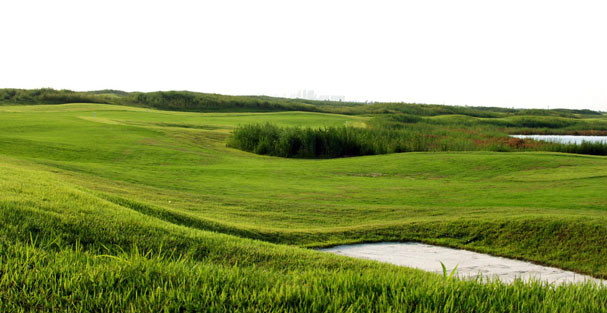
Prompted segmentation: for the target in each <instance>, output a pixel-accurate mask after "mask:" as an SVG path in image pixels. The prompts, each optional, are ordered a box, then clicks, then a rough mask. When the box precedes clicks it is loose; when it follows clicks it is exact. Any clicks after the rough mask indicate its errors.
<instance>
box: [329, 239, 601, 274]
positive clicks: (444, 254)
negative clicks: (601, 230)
mask: <svg viewBox="0 0 607 313" xmlns="http://www.w3.org/2000/svg"><path fill="white" fill-rule="evenodd" d="M320 251H325V252H330V253H335V254H339V255H345V256H350V257H355V258H361V259H369V260H376V261H381V262H386V263H392V264H396V265H402V266H407V267H414V268H418V269H421V270H425V271H429V272H434V273H442V272H443V270H442V266H441V263H440V262H443V263H444V264H445V267H446V268H447V270H448V272H449V273H451V271H452V270H453V269H454V268H455V266H458V268H457V271H456V275H457V276H459V277H461V278H475V277H478V276H482V277H486V278H492V279H499V280H501V281H503V282H506V283H510V282H512V281H514V279H516V278H522V279H525V280H529V278H533V279H538V280H541V281H545V282H549V283H555V284H562V283H578V282H583V281H586V280H590V281H593V282H605V281H602V280H600V279H596V278H593V277H590V276H586V275H581V274H577V273H574V272H569V271H565V270H561V269H558V268H553V267H547V266H541V265H537V264H533V263H529V262H523V261H518V260H512V259H507V258H502V257H495V256H491V255H488V254H482V253H477V252H472V251H466V250H459V249H451V248H445V247H439V246H432V245H427V244H422V243H414V242H404V243H396V242H384V243H369V244H356V245H344V246H336V247H332V248H327V249H321V250H320Z"/></svg>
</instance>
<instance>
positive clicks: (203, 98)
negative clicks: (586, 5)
mask: <svg viewBox="0 0 607 313" xmlns="http://www.w3.org/2000/svg"><path fill="white" fill-rule="evenodd" d="M74 102H83V103H108V104H117V105H131V106H139V107H150V108H157V109H162V110H174V111H192V112H216V111H226V112H227V111H249V112H260V111H262V112H263V111H310V112H326V113H341V114H399V115H402V116H404V117H407V116H408V117H409V118H412V116H416V117H429V116H438V115H463V116H470V117H478V118H488V119H491V118H503V117H508V116H519V115H525V116H547V117H564V118H580V117H599V116H602V114H603V113H601V112H597V111H591V110H568V109H553V110H540V109H508V108H496V107H468V106H448V105H434V104H417V103H373V104H365V103H360V102H341V101H317V100H306V99H290V98H277V97H268V96H226V95H219V94H212V93H200V92H190V91H156V92H125V91H120V90H96V91H83V92H80V91H71V90H55V89H50V88H43V89H0V104H61V103H74ZM531 127H533V126H531Z"/></svg>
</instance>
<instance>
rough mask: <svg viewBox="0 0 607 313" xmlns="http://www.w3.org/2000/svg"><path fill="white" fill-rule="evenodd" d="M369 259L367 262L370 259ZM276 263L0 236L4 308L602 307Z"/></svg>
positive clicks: (532, 289)
mask: <svg viewBox="0 0 607 313" xmlns="http://www.w3.org/2000/svg"><path fill="white" fill-rule="evenodd" d="M369 263H370V262H369ZM375 264H376V265H377V266H373V267H371V268H366V269H364V268H362V267H361V268H358V269H344V270H342V271H327V270H324V269H315V268H312V267H310V268H307V269H304V270H302V271H297V272H286V273H280V272H274V271H268V270H265V269H263V268H258V267H254V266H253V267H250V266H238V265H235V266H222V265H218V264H213V263H210V262H192V261H191V260H188V259H184V258H181V257H176V256H172V257H167V256H164V255H162V254H155V253H151V252H145V251H139V250H137V249H131V251H130V252H123V253H118V254H116V255H100V254H92V253H90V252H88V251H86V250H83V249H82V248H81V247H79V246H77V245H76V246H72V247H69V246H63V247H59V246H56V245H54V244H53V242H27V241H26V242H17V243H11V244H8V245H7V244H6V243H5V242H2V243H1V244H0V311H2V312H29V311H36V312H51V311H54V312H58V311H61V312H226V311H229V312H260V311H263V312H607V288H601V287H599V286H597V285H593V284H581V285H564V286H559V287H550V286H547V285H545V284H541V283H538V282H531V283H529V282H523V281H517V282H515V283H514V284H512V285H506V284H503V283H500V282H497V281H493V282H489V283H480V282H476V281H460V280H457V279H450V280H445V279H443V278H442V277H440V276H438V275H432V274H428V273H422V272H416V273H410V274H409V275H404V273H402V272H401V271H397V270H395V269H396V267H393V266H387V265H381V266H380V265H379V264H377V263H375Z"/></svg>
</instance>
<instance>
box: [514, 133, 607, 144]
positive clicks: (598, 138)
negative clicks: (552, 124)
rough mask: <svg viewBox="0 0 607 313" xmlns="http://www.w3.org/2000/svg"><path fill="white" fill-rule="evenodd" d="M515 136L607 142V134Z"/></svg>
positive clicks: (549, 139) (534, 138)
mask: <svg viewBox="0 0 607 313" xmlns="http://www.w3.org/2000/svg"><path fill="white" fill-rule="evenodd" d="M510 137H515V138H521V139H525V138H529V139H533V140H543V141H550V142H558V143H567V144H569V143H576V144H581V143H582V142H583V141H586V142H603V143H607V136H573V135H510Z"/></svg>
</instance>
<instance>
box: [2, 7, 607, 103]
mask: <svg viewBox="0 0 607 313" xmlns="http://www.w3.org/2000/svg"><path fill="white" fill-rule="evenodd" d="M0 12H3V17H2V19H0V34H1V35H2V38H3V39H2V49H0V88H41V87H50V88H55V89H72V90H98V89H120V90H125V91H156V90H191V91H199V92H211V93H220V94H228V95H273V96H281V95H287V96H288V95H293V94H294V93H297V92H298V91H299V90H314V91H315V94H316V95H325V96H341V97H344V100H345V101H360V102H364V101H391V102H415V103H433V104H447V105H470V106H498V107H516V108H572V109H593V110H601V111H607V40H605V38H607V31H606V30H607V19H606V18H605V16H604V15H605V12H607V2H605V1H603V0H600V1H599V0H597V1H584V0H582V1H543V0H542V1H518V0H515V1H507V2H495V1H466V0H463V1H446V0H445V1H439V0H437V1H432V0H430V1H427V0H426V1H373V2H371V1H264V0H262V1H231V0H228V1H204V2H199V1H174V2H161V1H115V0H110V1H64V0H59V1H36V0H32V1H4V2H2V3H0Z"/></svg>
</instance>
